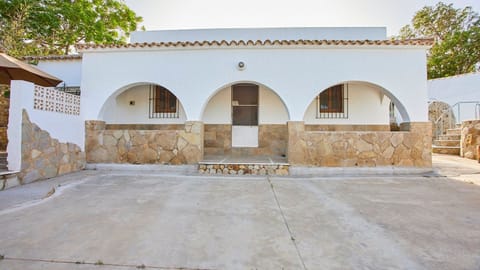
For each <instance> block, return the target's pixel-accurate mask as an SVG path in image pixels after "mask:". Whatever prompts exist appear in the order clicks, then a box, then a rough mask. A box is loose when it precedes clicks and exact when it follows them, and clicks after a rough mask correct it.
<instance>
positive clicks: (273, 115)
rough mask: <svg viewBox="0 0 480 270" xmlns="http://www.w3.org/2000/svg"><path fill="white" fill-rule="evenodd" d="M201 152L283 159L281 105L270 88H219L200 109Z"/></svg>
mask: <svg viewBox="0 0 480 270" xmlns="http://www.w3.org/2000/svg"><path fill="white" fill-rule="evenodd" d="M201 119H202V121H203V123H204V124H205V136H204V151H205V156H209V155H231V154H232V155H237V154H238V155H246V156H247V155H248V156H252V155H253V156H285V155H286V148H287V140H288V134H287V121H289V120H290V113H289V111H288V108H287V106H286V105H285V102H284V101H283V100H282V99H281V97H280V96H279V95H278V94H277V93H276V92H275V91H274V90H273V89H271V88H269V87H268V86H266V85H264V84H260V83H258V82H253V81H237V82H232V83H229V84H226V85H223V86H221V87H219V88H218V89H217V90H216V91H215V92H214V93H213V94H212V95H211V96H210V97H209V98H208V100H207V101H206V103H205V104H204V106H203V108H202V114H201Z"/></svg>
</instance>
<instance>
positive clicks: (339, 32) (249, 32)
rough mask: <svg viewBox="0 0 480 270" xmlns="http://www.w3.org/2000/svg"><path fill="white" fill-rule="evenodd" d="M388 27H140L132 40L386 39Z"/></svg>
mask: <svg viewBox="0 0 480 270" xmlns="http://www.w3.org/2000/svg"><path fill="white" fill-rule="evenodd" d="M386 38H387V29H386V27H290V28H254V29H253V28H236V29H195V30H158V31H136V32H133V33H132V34H131V36H130V42H132V43H135V42H138V43H143V42H177V41H183V42H185V41H190V42H194V41H212V40H218V41H221V40H227V41H230V40H266V39H270V40H299V39H304V40H306V39H311V40H366V39H368V40H383V39H386Z"/></svg>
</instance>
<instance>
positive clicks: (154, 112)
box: [148, 85, 179, 118]
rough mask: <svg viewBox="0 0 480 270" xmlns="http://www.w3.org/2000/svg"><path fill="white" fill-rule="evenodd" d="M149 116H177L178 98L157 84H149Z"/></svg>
mask: <svg viewBox="0 0 480 270" xmlns="http://www.w3.org/2000/svg"><path fill="white" fill-rule="evenodd" d="M149 92H150V94H149V102H148V107H149V117H150V118H179V112H178V99H177V97H176V96H175V95H174V94H173V93H172V92H170V91H168V89H166V88H164V87H161V86H159V85H150V91H149Z"/></svg>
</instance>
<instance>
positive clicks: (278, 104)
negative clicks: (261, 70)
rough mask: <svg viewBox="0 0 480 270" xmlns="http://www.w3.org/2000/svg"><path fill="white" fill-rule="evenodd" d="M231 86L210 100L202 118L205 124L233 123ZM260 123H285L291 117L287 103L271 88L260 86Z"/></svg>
mask: <svg viewBox="0 0 480 270" xmlns="http://www.w3.org/2000/svg"><path fill="white" fill-rule="evenodd" d="M231 95H232V91H231V86H228V87H225V88H222V89H221V90H219V91H218V92H217V93H216V94H215V95H214V96H213V97H212V98H211V99H210V101H209V102H208V104H207V106H206V107H205V111H204V113H203V117H202V120H203V122H204V123H205V124H232V96H231ZM258 95H259V102H258V103H259V104H258V107H259V108H258V123H259V124H260V125H261V124H285V123H286V122H287V121H288V119H289V117H288V112H287V109H286V108H285V105H284V104H283V102H282V101H281V100H280V98H279V97H278V96H277V95H276V94H275V93H274V92H273V91H272V90H270V89H267V88H265V87H264V86H260V87H259V93H258Z"/></svg>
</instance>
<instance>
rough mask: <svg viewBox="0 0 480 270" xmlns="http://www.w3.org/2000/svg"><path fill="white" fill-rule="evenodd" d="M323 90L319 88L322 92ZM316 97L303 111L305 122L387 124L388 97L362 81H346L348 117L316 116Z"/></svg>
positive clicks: (388, 120)
mask: <svg viewBox="0 0 480 270" xmlns="http://www.w3.org/2000/svg"><path fill="white" fill-rule="evenodd" d="M322 91H323V90H319V94H320V92H322ZM316 103H317V100H316V97H315V98H314V99H313V100H312V102H311V103H310V105H309V106H308V109H307V110H306V112H305V117H304V121H305V124H339V125H348V124H350V125H365V124H369V125H388V124H389V123H390V118H389V104H390V99H389V98H387V97H386V96H385V95H384V94H383V93H382V90H381V89H380V88H378V87H377V88H376V87H374V86H371V85H368V84H364V83H355V82H353V83H352V82H350V83H348V118H346V119H343V118H338V119H336V118H332V119H325V118H320V119H317V118H316V115H317V114H316V110H317V104H316Z"/></svg>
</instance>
